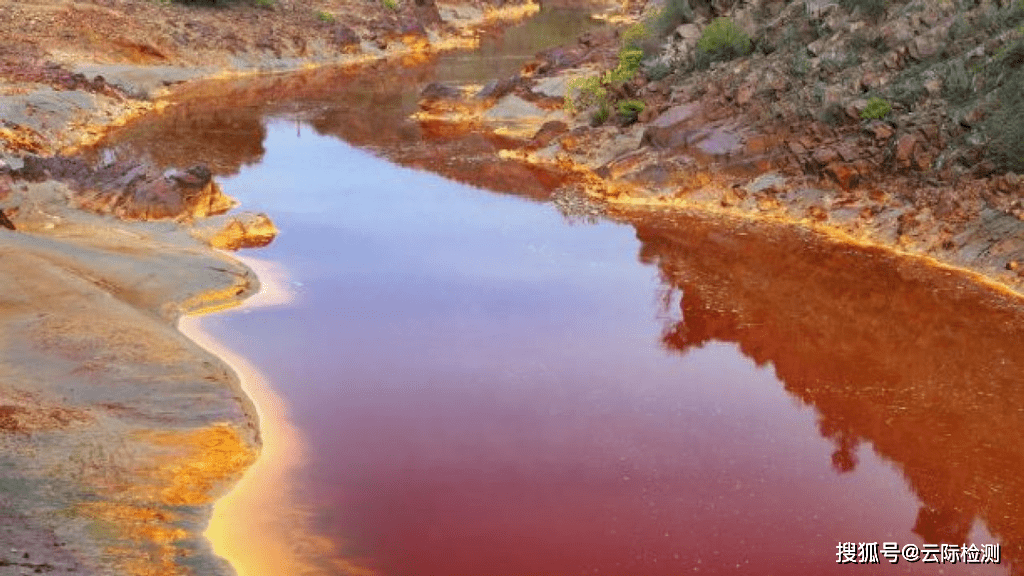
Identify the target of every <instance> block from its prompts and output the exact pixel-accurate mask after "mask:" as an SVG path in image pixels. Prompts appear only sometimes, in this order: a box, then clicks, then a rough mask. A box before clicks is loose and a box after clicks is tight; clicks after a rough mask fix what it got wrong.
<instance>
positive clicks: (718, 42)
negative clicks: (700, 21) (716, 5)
mask: <svg viewBox="0 0 1024 576" xmlns="http://www.w3.org/2000/svg"><path fill="white" fill-rule="evenodd" d="M750 51H751V42H750V36H747V33H746V32H744V31H743V29H742V28H740V27H739V26H737V25H736V23H735V22H733V21H732V20H730V19H729V18H715V19H714V20H713V21H712V22H711V24H709V25H708V27H707V28H705V29H704V32H703V33H702V34H701V36H700V40H698V41H697V64H698V66H700V67H705V66H707V65H708V64H711V63H712V62H716V61H724V60H732V59H733V58H736V57H738V56H746V55H747V54H750Z"/></svg>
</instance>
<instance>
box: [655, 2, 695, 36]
mask: <svg viewBox="0 0 1024 576" xmlns="http://www.w3.org/2000/svg"><path fill="white" fill-rule="evenodd" d="M687 22H693V8H692V7H691V6H690V0H665V7H664V8H662V9H661V13H660V14H658V20H657V27H658V31H659V32H660V33H661V35H662V36H667V35H668V34H671V33H672V31H674V30H675V29H676V27H677V26H679V25H680V24H686V23H687Z"/></svg>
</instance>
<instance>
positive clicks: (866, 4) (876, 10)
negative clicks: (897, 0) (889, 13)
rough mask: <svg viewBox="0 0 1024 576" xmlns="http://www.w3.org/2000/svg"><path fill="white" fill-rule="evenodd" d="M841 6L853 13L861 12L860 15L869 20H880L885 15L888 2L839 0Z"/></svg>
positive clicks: (878, 0)
mask: <svg viewBox="0 0 1024 576" xmlns="http://www.w3.org/2000/svg"><path fill="white" fill-rule="evenodd" d="M839 4H840V5H841V6H842V7H843V8H846V9H847V10H849V11H851V12H853V11H854V10H860V13H861V14H863V15H865V16H867V17H869V18H878V17H879V16H883V15H885V7H886V4H888V2H887V0H839Z"/></svg>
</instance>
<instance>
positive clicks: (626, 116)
mask: <svg viewBox="0 0 1024 576" xmlns="http://www.w3.org/2000/svg"><path fill="white" fill-rule="evenodd" d="M646 107H647V106H646V105H645V104H644V103H643V101H641V100H623V101H622V102H619V105H618V110H619V116H621V117H622V119H623V120H626V121H627V122H630V123H632V122H636V119H637V118H638V117H639V116H640V113H641V112H643V111H644V108H646Z"/></svg>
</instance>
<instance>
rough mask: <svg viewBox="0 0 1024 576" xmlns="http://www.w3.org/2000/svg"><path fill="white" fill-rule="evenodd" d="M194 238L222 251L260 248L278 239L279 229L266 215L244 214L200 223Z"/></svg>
mask: <svg viewBox="0 0 1024 576" xmlns="http://www.w3.org/2000/svg"><path fill="white" fill-rule="evenodd" d="M191 234H192V236H194V237H196V238H198V239H200V240H202V241H203V242H206V243H207V244H209V245H210V246H212V247H214V248H219V249H221V250H238V249H241V248H259V247H262V246H266V245H267V244H270V243H271V242H272V241H273V240H274V238H276V237H277V227H276V226H274V223H273V222H271V220H270V218H269V217H267V215H266V214H254V213H251V212H242V213H239V214H233V215H230V216H217V217H213V218H206V219H204V220H202V221H200V222H199V223H198V224H197V225H196V226H195V227H194V228H193V229H192V230H191Z"/></svg>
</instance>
